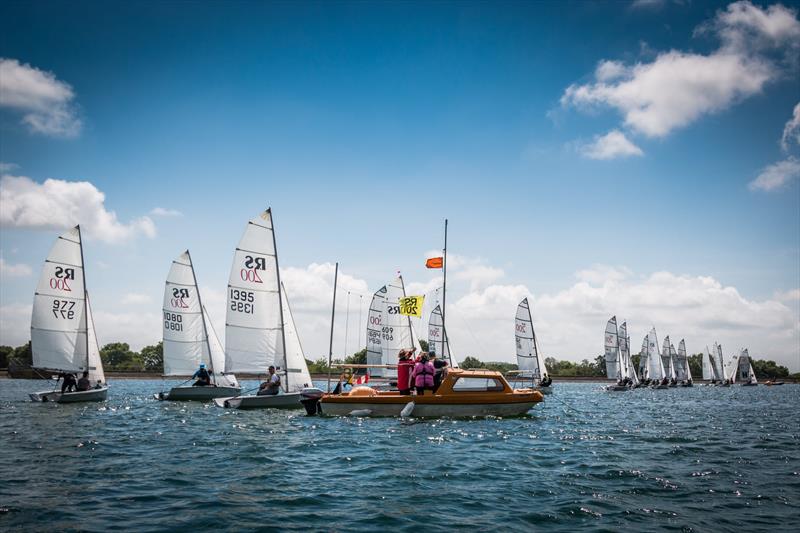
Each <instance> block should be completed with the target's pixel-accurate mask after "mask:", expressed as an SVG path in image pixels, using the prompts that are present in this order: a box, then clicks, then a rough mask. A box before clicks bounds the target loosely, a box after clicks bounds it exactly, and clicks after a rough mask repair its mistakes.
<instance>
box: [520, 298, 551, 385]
mask: <svg viewBox="0 0 800 533" xmlns="http://www.w3.org/2000/svg"><path fill="white" fill-rule="evenodd" d="M514 322H515V324H514V326H515V327H514V331H515V333H514V335H515V340H516V347H517V368H519V375H520V377H523V378H528V379H530V380H531V381H533V383H534V385H536V386H537V387H538V388H539V390H541V391H542V392H544V393H549V392H550V391H551V389H550V383H551V381H552V380H551V379H550V376H549V375H548V372H547V367H546V366H545V364H544V356H543V355H542V351H541V349H540V348H539V343H538V342H537V340H536V331H535V330H534V328H533V318H531V308H530V305H529V304H528V299H527V298H524V299H523V300H522V301H521V302H520V303H519V305H518V306H517V314H516V316H515V320H514Z"/></svg>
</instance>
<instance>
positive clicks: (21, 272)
mask: <svg viewBox="0 0 800 533" xmlns="http://www.w3.org/2000/svg"><path fill="white" fill-rule="evenodd" d="M31 274H33V270H32V269H31V267H30V266H28V265H26V264H25V263H17V264H15V265H12V264H11V263H7V262H6V260H5V259H4V258H3V256H0V277H9V278H16V277H25V276H30V275H31Z"/></svg>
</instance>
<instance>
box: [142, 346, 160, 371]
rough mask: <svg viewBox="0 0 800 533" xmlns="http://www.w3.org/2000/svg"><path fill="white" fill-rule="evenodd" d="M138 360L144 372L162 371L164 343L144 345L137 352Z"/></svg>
mask: <svg viewBox="0 0 800 533" xmlns="http://www.w3.org/2000/svg"><path fill="white" fill-rule="evenodd" d="M139 361H140V362H141V365H142V368H143V369H144V371H145V372H161V373H163V372H164V343H163V342H162V341H158V344H155V345H152V346H145V347H144V348H142V351H141V352H139Z"/></svg>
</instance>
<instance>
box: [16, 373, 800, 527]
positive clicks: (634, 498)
mask: <svg viewBox="0 0 800 533" xmlns="http://www.w3.org/2000/svg"><path fill="white" fill-rule="evenodd" d="M170 383H173V382H162V381H160V380H153V381H138V380H130V381H122V380H121V381H115V382H113V383H112V385H111V388H110V390H109V399H108V402H107V403H101V404H83V405H81V404H76V405H57V404H37V403H32V402H29V401H27V393H28V392H31V391H34V390H41V389H42V387H41V384H40V383H37V382H35V381H24V380H0V446H1V447H2V448H1V450H2V451H0V453H1V454H2V456H1V457H2V460H1V461H0V465H1V466H0V472H2V476H1V477H0V530H3V529H5V530H8V529H12V530H17V529H20V530H35V531H43V530H70V529H80V530H87V531H108V530H137V531H147V530H176V529H182V530H220V529H222V530H225V529H230V530H241V529H254V528H275V529H289V530H301V531H308V530H365V531H374V530H378V529H392V530H407V531H418V530H420V529H421V528H426V529H452V528H455V527H472V528H478V529H501V528H502V529H506V530H508V529H515V530H530V529H532V527H535V526H540V527H542V528H547V529H548V530H555V531H572V530H574V529H575V528H578V527H586V528H590V529H607V530H618V529H627V530H633V531H642V530H652V529H659V528H669V529H674V530H686V531H708V530H738V531H757V530H763V531H766V530H775V529H776V528H777V529H787V528H790V525H791V524H794V525H796V524H797V523H798V521H799V520H800V414H798V408H800V386H796V385H785V386H783V387H772V388H770V387H763V386H760V387H749V388H742V387H731V388H715V387H704V386H699V387H695V388H693V389H670V390H658V391H653V390H636V391H631V392H623V393H609V392H605V391H602V390H600V385H599V384H585V383H580V384H579V383H556V384H555V385H554V393H553V394H552V395H551V396H548V397H546V399H545V401H544V402H543V403H541V404H539V405H537V406H536V407H535V408H534V409H533V410H532V411H531V412H530V415H529V416H526V417H522V418H514V419H475V420H472V419H470V420H463V419H461V420H427V421H419V420H417V421H414V420H411V421H403V420H398V419H357V418H318V417H307V416H305V415H304V412H303V411H291V412H289V411H276V410H263V411H233V410H224V409H220V408H217V407H214V406H213V405H212V404H199V403H171V402H158V401H156V400H154V399H152V394H153V393H154V392H157V391H159V390H162V387H163V388H166V387H168V385H169V384H170ZM245 385H246V386H247V385H249V384H245Z"/></svg>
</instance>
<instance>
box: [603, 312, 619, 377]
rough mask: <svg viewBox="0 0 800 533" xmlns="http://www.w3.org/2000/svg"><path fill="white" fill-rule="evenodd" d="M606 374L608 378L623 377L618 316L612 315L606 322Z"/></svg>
mask: <svg viewBox="0 0 800 533" xmlns="http://www.w3.org/2000/svg"><path fill="white" fill-rule="evenodd" d="M605 350H606V351H605V353H606V376H607V377H608V379H622V371H621V369H620V357H619V333H618V332H617V317H616V316H612V317H611V319H609V321H608V322H607V323H606V334H605Z"/></svg>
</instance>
